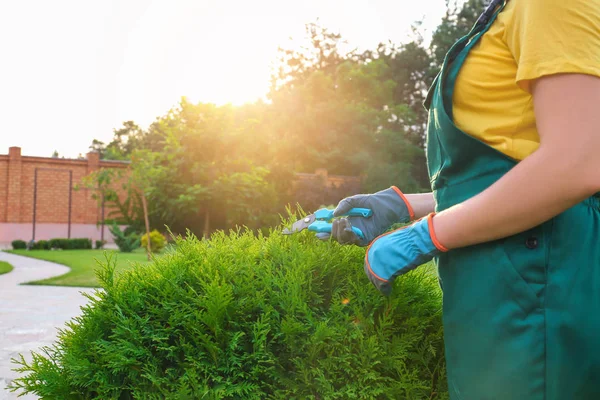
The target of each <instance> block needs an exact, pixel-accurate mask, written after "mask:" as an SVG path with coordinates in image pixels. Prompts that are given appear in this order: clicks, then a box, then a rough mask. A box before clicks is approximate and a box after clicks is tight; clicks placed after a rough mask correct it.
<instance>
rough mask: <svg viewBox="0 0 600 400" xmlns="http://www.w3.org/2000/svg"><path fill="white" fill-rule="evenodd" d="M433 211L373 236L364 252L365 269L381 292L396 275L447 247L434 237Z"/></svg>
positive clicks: (388, 290)
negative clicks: (392, 229)
mask: <svg viewBox="0 0 600 400" xmlns="http://www.w3.org/2000/svg"><path fill="white" fill-rule="evenodd" d="M433 215H434V214H430V215H429V216H428V217H427V218H423V219H420V220H419V221H417V222H415V223H413V224H412V225H409V226H405V227H404V228H400V229H397V230H395V231H392V232H389V233H386V234H383V235H381V236H379V237H378V238H376V239H375V240H374V241H373V242H372V243H371V245H370V246H369V248H368V249H367V254H366V256H365V273H366V274H367V276H368V277H369V280H370V281H371V283H373V285H375V287H376V288H377V289H378V290H379V291H380V292H382V293H383V294H384V295H386V296H387V295H389V294H390V293H391V292H392V284H393V282H394V279H395V278H396V277H397V276H400V275H403V274H405V273H407V272H408V271H411V270H413V269H415V268H416V267H418V266H420V265H422V264H425V263H426V262H428V261H431V260H432V259H433V258H434V257H435V256H437V255H439V254H440V253H442V252H446V251H448V250H447V249H446V248H445V247H444V246H442V245H441V244H440V243H439V242H438V240H437V239H436V236H435V233H434V231H433Z"/></svg>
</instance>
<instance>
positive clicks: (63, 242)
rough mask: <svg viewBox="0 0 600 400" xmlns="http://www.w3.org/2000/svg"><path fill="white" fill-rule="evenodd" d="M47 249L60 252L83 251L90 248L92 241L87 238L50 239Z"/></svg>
mask: <svg viewBox="0 0 600 400" xmlns="http://www.w3.org/2000/svg"><path fill="white" fill-rule="evenodd" d="M49 248H51V249H62V250H85V249H91V248H92V241H91V240H90V239H87V238H80V239H62V238H58V239H50V241H49Z"/></svg>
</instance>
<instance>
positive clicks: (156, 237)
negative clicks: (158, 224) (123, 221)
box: [142, 229, 167, 253]
mask: <svg viewBox="0 0 600 400" xmlns="http://www.w3.org/2000/svg"><path fill="white" fill-rule="evenodd" d="M166 244H167V239H165V237H164V235H163V234H162V233H160V232H159V231H157V230H156V229H155V230H153V231H152V232H150V248H151V249H152V252H153V253H159V252H160V251H161V250H162V249H163V248H164V247H165V245H166ZM147 246H148V234H145V235H144V236H142V247H143V248H146V247H147Z"/></svg>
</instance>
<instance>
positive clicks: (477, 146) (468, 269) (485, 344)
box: [425, 0, 600, 400]
mask: <svg viewBox="0 0 600 400" xmlns="http://www.w3.org/2000/svg"><path fill="white" fill-rule="evenodd" d="M521 1H526V0H521ZM505 4H506V3H504V5H505ZM504 5H501V6H500V7H499V8H498V9H497V11H496V12H495V13H494V14H493V15H492V16H491V18H490V20H489V22H484V23H482V24H478V25H476V26H475V27H474V28H473V30H472V31H471V32H470V33H469V34H468V35H467V36H466V37H464V38H462V39H460V40H459V41H458V42H457V43H456V44H455V45H454V46H453V47H452V48H451V49H450V51H449V52H448V54H447V55H446V60H445V61H444V65H443V68H442V70H441V72H440V74H439V75H438V77H437V78H436V81H435V82H434V84H433V86H432V88H431V90H430V92H429V95H428V99H427V101H426V104H425V105H426V107H427V108H428V109H429V125H428V134H427V162H428V168H429V176H430V179H431V185H432V189H433V193H434V197H435V200H436V202H437V206H436V211H438V212H439V211H442V210H444V209H447V208H449V207H452V206H453V205H455V204H458V203H461V202H463V201H465V200H467V199H469V198H470V197H473V196H474V195H476V194H478V193H480V192H482V191H484V190H485V189H486V188H487V187H489V186H490V185H492V184H493V183H494V182H495V181H497V180H498V179H500V178H501V177H502V176H503V175H504V174H506V173H507V172H508V171H509V170H510V169H511V168H513V167H514V166H515V165H516V161H514V160H513V159H511V158H509V157H508V156H506V155H504V154H502V153H501V152H499V151H497V150H495V149H493V148H491V147H489V146H488V145H486V144H484V143H482V142H481V141H479V140H477V139H475V138H473V137H472V136H469V135H468V134H466V133H464V132H462V131H461V130H460V129H458V128H457V127H456V125H454V124H453V120H452V94H453V90H454V84H455V81H456V77H457V75H458V72H459V70H460V68H461V66H462V64H463V62H464V60H465V58H466V57H467V55H468V53H469V50H470V49H471V48H472V47H473V46H476V45H477V42H478V39H479V38H480V37H481V36H482V35H483V34H484V33H485V32H486V31H487V30H488V28H489V27H490V26H491V24H492V23H493V22H494V20H495V18H496V16H497V15H498V13H500V12H501V11H502V8H503V7H504ZM514 201H519V199H514ZM456 223H457V224H460V223H461V221H456ZM599 234H600V200H599V199H598V197H596V196H595V197H591V198H589V199H587V200H585V201H583V202H581V203H580V204H577V205H576V206H574V207H572V208H570V209H569V210H567V211H565V212H564V213H562V214H561V215H558V216H557V217H555V218H553V219H552V220H550V221H548V222H546V223H544V224H542V225H540V226H537V227H535V228H532V229H530V230H528V231H526V232H522V233H520V234H517V235H514V236H511V237H508V238H505V239H502V240H497V241H493V242H488V243H484V244H480V245H476V246H471V247H467V248H462V249H456V250H451V251H450V252H448V253H445V254H443V255H441V256H440V257H439V258H438V259H437V262H438V269H439V275H440V280H441V285H442V288H443V293H444V306H443V315H444V316H443V319H444V331H445V343H446V360H447V369H448V389H449V392H450V398H451V399H453V400H459V399H466V400H484V399H499V400H515V399H516V400H521V399H523V400H525V399H527V400H542V399H544V400H579V399H600V235H599Z"/></svg>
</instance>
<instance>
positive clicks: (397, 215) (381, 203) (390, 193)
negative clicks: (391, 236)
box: [317, 186, 414, 246]
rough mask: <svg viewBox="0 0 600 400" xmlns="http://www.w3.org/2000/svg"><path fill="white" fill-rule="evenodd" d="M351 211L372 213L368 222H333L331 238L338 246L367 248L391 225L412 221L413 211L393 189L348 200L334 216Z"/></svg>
mask: <svg viewBox="0 0 600 400" xmlns="http://www.w3.org/2000/svg"><path fill="white" fill-rule="evenodd" d="M352 208H368V209H371V210H373V215H372V216H371V217H370V218H363V217H344V218H339V219H335V220H333V223H332V226H331V236H332V237H333V238H334V239H335V240H337V241H338V242H339V243H340V244H356V245H359V246H368V245H369V243H371V242H372V241H373V239H375V238H376V237H377V236H379V235H381V234H382V233H384V232H386V231H387V230H388V229H389V228H390V227H391V226H392V225H393V224H395V223H398V222H403V223H406V222H410V221H411V220H412V219H413V218H414V212H413V210H412V207H411V206H410V204H409V203H408V201H407V200H406V198H405V197H404V195H403V194H402V192H401V191H400V190H399V189H398V188H397V187H395V186H392V187H391V188H389V189H385V190H382V191H380V192H377V193H374V194H358V195H355V196H351V197H347V198H345V199H343V200H342V201H340V203H339V204H338V206H337V207H336V209H335V211H334V212H333V216H334V217H339V216H341V215H344V214H345V213H347V212H348V211H350V210H351V209H352ZM353 226H354V227H356V228H358V229H360V230H361V231H362V232H363V235H364V239H361V238H359V237H358V236H357V235H356V234H355V233H354V232H352V227H353ZM317 237H318V238H319V239H322V240H327V239H329V237H330V235H329V234H328V233H319V234H317Z"/></svg>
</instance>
